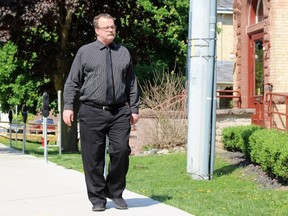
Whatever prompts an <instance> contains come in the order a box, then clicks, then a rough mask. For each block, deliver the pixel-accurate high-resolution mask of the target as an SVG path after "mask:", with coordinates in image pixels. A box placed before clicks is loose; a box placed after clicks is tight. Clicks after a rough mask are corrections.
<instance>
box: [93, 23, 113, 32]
mask: <svg viewBox="0 0 288 216" xmlns="http://www.w3.org/2000/svg"><path fill="white" fill-rule="evenodd" d="M97 28H98V29H102V30H103V31H106V32H107V31H109V30H110V29H111V30H116V28H117V26H116V25H114V26H105V27H97Z"/></svg>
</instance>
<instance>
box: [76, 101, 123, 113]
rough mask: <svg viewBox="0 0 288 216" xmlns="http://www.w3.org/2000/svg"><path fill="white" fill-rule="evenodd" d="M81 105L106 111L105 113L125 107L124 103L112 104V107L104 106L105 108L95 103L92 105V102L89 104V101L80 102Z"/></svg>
mask: <svg viewBox="0 0 288 216" xmlns="http://www.w3.org/2000/svg"><path fill="white" fill-rule="evenodd" d="M82 103H83V104H85V105H87V106H90V107H93V108H97V109H102V110H107V111H109V110H114V109H117V108H120V107H123V106H125V103H121V104H114V105H106V106H104V105H100V104H96V103H93V102H90V101H82Z"/></svg>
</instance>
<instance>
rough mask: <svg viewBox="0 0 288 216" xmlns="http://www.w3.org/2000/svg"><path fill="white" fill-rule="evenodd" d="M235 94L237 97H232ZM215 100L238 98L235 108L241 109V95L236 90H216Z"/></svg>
mask: <svg viewBox="0 0 288 216" xmlns="http://www.w3.org/2000/svg"><path fill="white" fill-rule="evenodd" d="M220 93H233V94H232V95H220ZM234 93H236V94H237V95H234ZM217 98H238V101H237V108H241V105H242V100H241V93H240V91H237V90H217Z"/></svg>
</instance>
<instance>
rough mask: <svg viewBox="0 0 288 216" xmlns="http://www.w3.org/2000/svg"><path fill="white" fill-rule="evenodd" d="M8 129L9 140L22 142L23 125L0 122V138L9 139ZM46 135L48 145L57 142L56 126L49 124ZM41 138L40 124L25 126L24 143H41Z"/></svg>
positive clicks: (41, 129) (41, 128) (41, 127)
mask: <svg viewBox="0 0 288 216" xmlns="http://www.w3.org/2000/svg"><path fill="white" fill-rule="evenodd" d="M10 128H11V139H17V140H23V138H24V137H23V130H24V125H23V124H13V123H12V124H11V127H10V123H9V122H5V121H0V136H2V137H5V138H10ZM47 128H49V129H48V130H47V131H48V134H47V141H48V142H49V143H51V142H54V143H55V144H56V142H57V141H58V133H59V131H58V125H56V124H49V125H48V126H47ZM42 137H43V126H42V124H36V123H27V124H26V141H32V142H39V143H41V142H42Z"/></svg>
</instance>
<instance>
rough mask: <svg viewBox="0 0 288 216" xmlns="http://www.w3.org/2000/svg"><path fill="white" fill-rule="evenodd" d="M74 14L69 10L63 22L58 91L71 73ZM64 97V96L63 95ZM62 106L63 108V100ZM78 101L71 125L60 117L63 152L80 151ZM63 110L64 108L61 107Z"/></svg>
mask: <svg viewBox="0 0 288 216" xmlns="http://www.w3.org/2000/svg"><path fill="white" fill-rule="evenodd" d="M72 15H73V12H72V11H71V10H67V14H66V17H65V23H64V24H63V29H62V34H61V41H60V52H59V53H58V56H57V71H56V73H55V74H54V84H55V89H56V91H58V90H61V92H63V89H64V83H65V79H66V77H67V74H68V73H69V68H70V65H68V64H69V60H68V59H67V56H69V55H68V53H67V52H68V51H67V43H68V36H69V30H70V27H71V23H72ZM61 97H62V98H63V96H62V95H61ZM61 101H62V104H61V107H62V108H63V100H61ZM78 107H79V106H78V103H77V102H76V104H75V106H74V122H73V123H72V125H71V127H68V126H67V125H66V124H65V123H64V121H63V119H59V121H60V120H61V121H62V124H61V125H62V127H61V132H62V136H61V143H62V150H63V152H76V151H79V149H78V130H77V128H78V127H77V122H78V120H77V116H78ZM61 110H63V109H61Z"/></svg>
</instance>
